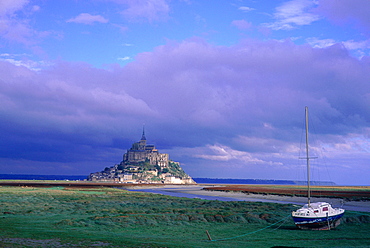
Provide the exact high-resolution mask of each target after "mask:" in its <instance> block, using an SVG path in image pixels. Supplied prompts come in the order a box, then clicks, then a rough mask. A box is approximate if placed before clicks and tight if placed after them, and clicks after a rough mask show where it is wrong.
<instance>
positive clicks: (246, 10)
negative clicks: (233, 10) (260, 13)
mask: <svg viewBox="0 0 370 248" xmlns="http://www.w3.org/2000/svg"><path fill="white" fill-rule="evenodd" d="M238 10H241V11H243V12H250V11H252V10H254V8H251V7H247V6H241V7H239V8H238Z"/></svg>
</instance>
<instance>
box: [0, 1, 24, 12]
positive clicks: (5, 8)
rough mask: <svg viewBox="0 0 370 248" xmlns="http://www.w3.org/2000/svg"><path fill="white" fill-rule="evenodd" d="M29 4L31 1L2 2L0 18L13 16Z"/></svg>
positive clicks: (0, 4) (0, 3)
mask: <svg viewBox="0 0 370 248" xmlns="http://www.w3.org/2000/svg"><path fill="white" fill-rule="evenodd" d="M28 3H29V0H2V1H1V2H0V16H5V15H12V14H13V13H14V12H16V11H18V10H21V9H22V8H23V7H24V6H25V5H27V4H28Z"/></svg>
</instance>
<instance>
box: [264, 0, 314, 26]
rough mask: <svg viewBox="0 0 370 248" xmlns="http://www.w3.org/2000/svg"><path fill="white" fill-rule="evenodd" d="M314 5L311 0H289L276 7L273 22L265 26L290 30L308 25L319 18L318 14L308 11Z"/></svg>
mask: <svg viewBox="0 0 370 248" xmlns="http://www.w3.org/2000/svg"><path fill="white" fill-rule="evenodd" d="M315 6H316V2H315V1H312V0H291V1H288V2H285V3H283V4H282V5H280V6H279V7H277V8H276V12H275V14H274V18H275V19H276V21H275V22H274V23H267V24H265V26H267V27H269V28H271V29H274V30H290V29H293V28H296V27H297V26H302V25H309V24H311V23H312V22H314V21H317V20H319V19H320V16H319V15H317V14H314V13H312V12H310V10H311V9H312V8H313V7H315Z"/></svg>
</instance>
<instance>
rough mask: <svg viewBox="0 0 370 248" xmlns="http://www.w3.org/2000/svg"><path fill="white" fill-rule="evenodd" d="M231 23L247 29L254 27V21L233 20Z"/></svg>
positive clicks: (241, 28)
mask: <svg viewBox="0 0 370 248" xmlns="http://www.w3.org/2000/svg"><path fill="white" fill-rule="evenodd" d="M231 25H233V26H235V27H237V28H238V29H240V30H246V29H249V28H251V27H252V23H250V22H247V21H246V20H234V21H232V22H231Z"/></svg>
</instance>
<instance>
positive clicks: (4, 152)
mask: <svg viewBox="0 0 370 248" xmlns="http://www.w3.org/2000/svg"><path fill="white" fill-rule="evenodd" d="M369 13H370V1H368V0H341V1H336V0H274V1H258V0H228V1H222V0H212V1H211V0H84V1H82V0H68V1H66V0H0V118H1V122H0V128H1V134H0V173H2V174H9V173H13V174H43V175H46V174H57V175H88V174H90V173H92V172H97V171H101V170H103V169H104V168H105V167H110V166H113V165H115V164H117V163H120V162H121V160H122V155H123V154H124V153H125V152H126V150H127V149H129V148H130V147H131V145H132V143H134V142H137V141H138V140H139V139H140V138H141V134H142V130H143V127H144V126H145V135H146V138H147V141H148V143H150V144H154V145H155V146H156V147H157V148H158V150H159V151H160V152H162V153H169V155H170V159H172V160H174V161H178V162H180V163H181V166H182V168H183V169H184V170H185V172H187V173H188V174H189V175H190V176H191V177H195V178H197V177H208V178H250V179H276V180H305V179H306V175H305V172H306V170H305V161H304V160H302V159H300V157H302V156H304V109H305V106H308V108H309V116H310V122H309V123H310V125H309V126H310V136H309V137H310V151H311V153H310V156H312V157H317V159H312V160H311V164H312V176H311V178H312V180H316V181H333V182H335V183H337V184H341V185H370V177H369V171H370V14H369Z"/></svg>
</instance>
